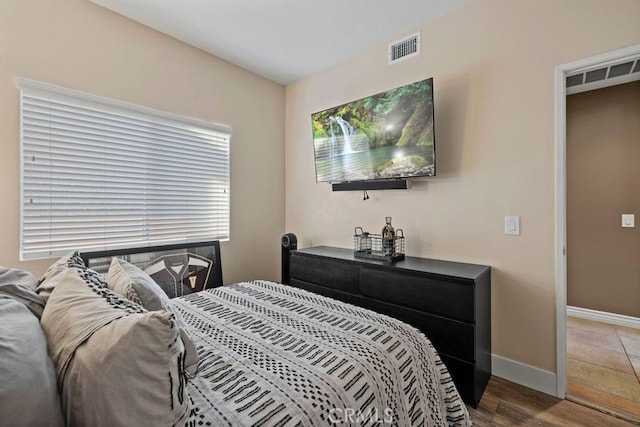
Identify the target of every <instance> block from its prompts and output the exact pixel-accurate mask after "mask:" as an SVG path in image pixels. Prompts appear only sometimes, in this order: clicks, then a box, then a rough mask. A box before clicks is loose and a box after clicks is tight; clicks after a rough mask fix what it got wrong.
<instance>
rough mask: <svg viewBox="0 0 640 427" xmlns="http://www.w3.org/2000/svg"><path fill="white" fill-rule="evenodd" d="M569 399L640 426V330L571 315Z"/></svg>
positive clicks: (569, 321) (568, 362) (568, 335)
mask: <svg viewBox="0 0 640 427" xmlns="http://www.w3.org/2000/svg"><path fill="white" fill-rule="evenodd" d="M567 358H568V360H567V399H568V400H573V401H576V402H578V403H582V404H586V405H589V406H593V407H595V408H597V409H600V410H603V411H606V412H610V413H613V414H615V415H618V416H621V417H624V418H626V419H628V420H629V421H633V422H634V423H637V424H639V425H640V329H633V328H625V327H622V326H614V325H609V324H606V323H600V322H594V321H591V320H585V319H579V318H576V317H568V318H567Z"/></svg>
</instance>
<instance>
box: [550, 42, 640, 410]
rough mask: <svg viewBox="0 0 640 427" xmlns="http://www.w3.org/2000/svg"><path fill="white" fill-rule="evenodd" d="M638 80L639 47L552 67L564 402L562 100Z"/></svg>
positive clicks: (559, 367) (559, 371)
mask: <svg viewBox="0 0 640 427" xmlns="http://www.w3.org/2000/svg"><path fill="white" fill-rule="evenodd" d="M629 64H630V65H629ZM627 68H628V69H627ZM625 69H626V72H625ZM603 70H604V71H603ZM638 79H640V45H637V46H632V47H629V48H625V49H620V50H617V51H613V52H609V53H606V54H603V55H598V56H595V57H591V58H586V59H583V60H580V61H575V62H572V63H569V64H564V65H561V66H558V67H556V74H555V83H556V87H555V94H556V97H555V101H556V111H555V113H556V123H555V148H556V164H555V169H556V309H557V311H556V337H557V343H556V346H557V347H556V349H557V364H556V375H557V376H556V384H557V387H556V394H557V396H558V397H560V398H565V397H566V394H567V327H568V322H567V257H566V249H567V192H566V183H567V181H566V180H567V178H566V164H567V163H566V162H567V157H566V153H567V151H566V148H567V147H566V128H567V117H566V96H567V94H568V93H571V92H572V91H574V90H575V87H576V86H582V87H581V88H580V89H581V90H591V89H598V88H604V87H607V86H612V85H617V84H620V83H625V82H630V81H633V80H638ZM572 322H573V320H572ZM573 326H576V324H575V323H574V324H573Z"/></svg>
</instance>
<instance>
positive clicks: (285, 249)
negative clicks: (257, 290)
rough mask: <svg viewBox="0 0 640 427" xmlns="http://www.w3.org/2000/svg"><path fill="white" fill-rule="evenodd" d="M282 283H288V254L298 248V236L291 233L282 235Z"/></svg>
mask: <svg viewBox="0 0 640 427" xmlns="http://www.w3.org/2000/svg"><path fill="white" fill-rule="evenodd" d="M281 243H282V283H284V284H288V283H289V255H290V252H291V251H295V250H296V249H298V238H297V237H296V235H295V234H293V233H287V234H283V235H282V239H281Z"/></svg>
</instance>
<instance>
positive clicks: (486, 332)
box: [289, 246, 491, 407]
mask: <svg viewBox="0 0 640 427" xmlns="http://www.w3.org/2000/svg"><path fill="white" fill-rule="evenodd" d="M289 284H290V285H292V286H296V287H298V288H302V289H306V290H309V291H312V292H315V293H318V294H322V295H326V296H329V297H332V298H335V299H338V300H341V301H345V302H349V303H352V304H354V305H358V306H361V307H366V308H369V309H371V310H374V311H377V312H379V313H383V314H387V315H389V316H393V317H395V318H397V319H400V320H403V321H405V322H407V323H409V324H411V325H413V326H415V327H416V328H418V329H420V330H421V331H422V332H423V333H424V334H425V335H427V337H428V338H429V339H430V340H431V342H432V343H433V345H434V346H435V348H436V349H437V350H438V353H439V354H440V357H441V358H442V360H443V361H444V363H445V364H446V365H447V368H448V369H449V371H450V372H451V376H452V377H453V380H454V382H455V384H456V387H457V388H458V391H459V392H460V394H461V395H462V398H463V399H464V401H465V402H467V403H469V404H471V405H473V406H474V407H476V406H477V405H478V402H479V401H480V398H481V397H482V393H483V391H484V389H485V387H486V385H487V382H488V381H489V377H490V376H491V267H488V266H484V265H477V264H465V263H458V262H449V261H439V260H433V259H424V258H415V257H406V258H405V259H404V260H403V261H399V262H396V263H393V264H389V263H386V262H382V261H375V260H369V259H360V258H354V256H353V251H352V250H349V249H341V248H333V247H327V246H318V247H313V248H308V249H301V250H297V251H293V252H291V257H290V270H289Z"/></svg>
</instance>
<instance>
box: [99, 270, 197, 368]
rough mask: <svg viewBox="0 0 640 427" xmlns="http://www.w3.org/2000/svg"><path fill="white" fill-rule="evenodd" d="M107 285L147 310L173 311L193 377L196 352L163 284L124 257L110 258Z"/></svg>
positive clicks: (187, 366)
mask: <svg viewBox="0 0 640 427" xmlns="http://www.w3.org/2000/svg"><path fill="white" fill-rule="evenodd" d="M108 286H109V289H112V290H113V291H115V292H117V293H119V294H120V295H122V296H124V297H126V298H129V299H130V300H131V301H134V302H138V303H139V304H141V305H142V306H143V307H144V308H146V309H147V310H149V311H155V310H165V311H168V312H170V313H173V314H174V315H175V318H176V321H177V322H178V327H179V328H180V336H181V337H182V342H183V343H184V347H185V350H186V360H185V369H186V371H187V374H188V375H189V376H190V377H192V378H193V376H195V374H196V373H197V372H198V364H199V363H200V360H199V359H198V352H197V350H196V345H195V344H194V342H193V340H192V339H191V336H190V335H189V332H188V331H187V324H186V323H185V321H184V319H182V316H181V315H180V313H179V312H178V311H177V310H176V309H175V308H174V307H173V305H172V304H171V299H170V298H169V297H168V296H167V294H166V293H165V292H164V291H163V290H162V288H161V287H160V286H159V285H158V284H157V283H156V282H155V281H154V280H153V279H152V278H151V277H150V276H149V275H148V274H147V273H145V272H144V271H142V270H141V269H140V268H138V267H136V266H135V265H133V264H130V263H128V262H127V261H125V260H122V259H118V258H113V259H112V260H111V265H110V266H109V273H108Z"/></svg>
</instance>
